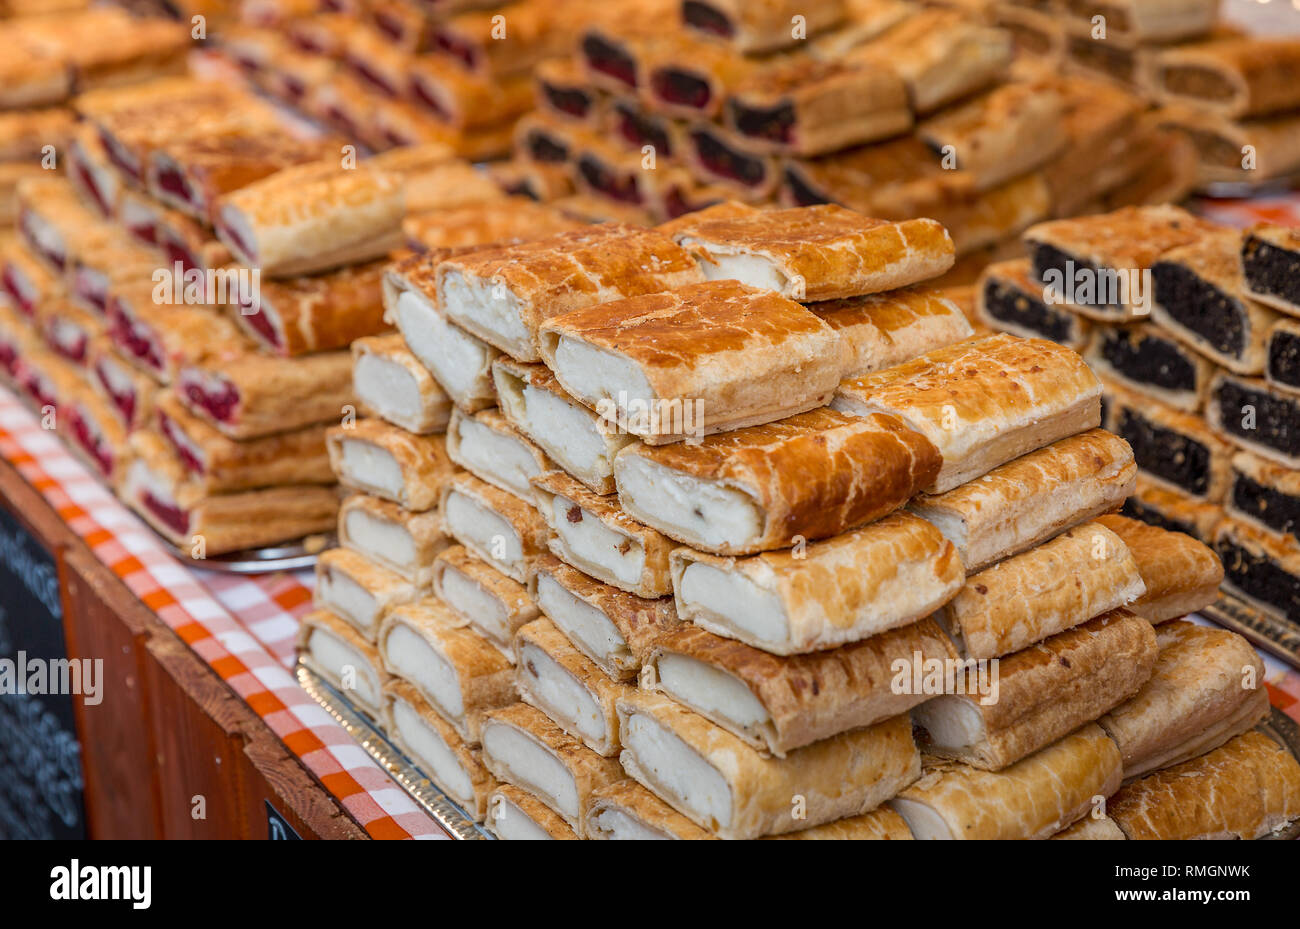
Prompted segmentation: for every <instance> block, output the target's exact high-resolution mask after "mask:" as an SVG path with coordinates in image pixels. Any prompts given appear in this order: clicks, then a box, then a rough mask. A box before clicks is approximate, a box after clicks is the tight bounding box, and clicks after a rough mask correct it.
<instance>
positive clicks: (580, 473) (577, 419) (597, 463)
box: [492, 357, 636, 494]
mask: <svg viewBox="0 0 1300 929" xmlns="http://www.w3.org/2000/svg"><path fill="white" fill-rule="evenodd" d="M492 378H493V382H494V384H495V387H496V394H497V397H498V398H499V400H500V402H501V407H500V410H501V414H502V415H503V416H504V417H505V418H506V421H507V422H509V423H510V425H511V426H513V427H514V428H515V429H517V430H519V432H521V433H522V434H523V435H524V436H525V437H526V438H528V439H529V440H531V441H532V442H533V443H534V444H536V445H537V447H538V448H540V449H541V450H542V451H543V452H545V453H546V454H547V455H549V456H550V457H551V458H552V459H553V460H554V461H555V462H556V463H557V464H558V465H559V466H560V467H561V468H563V469H564V470H565V471H566V472H568V473H569V474H570V475H571V476H572V477H574V478H576V479H577V480H578V481H580V482H581V483H582V485H583V486H584V487H586V488H587V489H588V490H590V491H591V492H592V493H597V494H612V493H613V492H614V460H615V458H616V456H617V455H618V453H619V451H620V450H621V449H623V448H624V447H625V446H627V445H630V444H631V443H633V442H635V441H636V439H635V437H634V436H632V435H629V434H628V433H626V432H620V431H618V430H616V429H611V428H609V426H608V425H607V424H606V423H605V421H604V420H603V419H601V418H600V417H599V416H597V415H596V413H595V412H593V411H592V410H590V409H588V408H587V407H586V406H584V405H583V404H581V403H579V402H578V401H577V400H575V399H574V398H573V397H571V396H570V395H569V394H568V393H567V392H566V391H565V390H564V388H563V387H561V386H560V383H559V381H557V380H556V378H555V374H554V373H552V371H551V369H550V368H548V367H546V365H543V364H521V363H519V362H517V361H514V360H513V359H510V358H505V357H502V358H498V359H497V360H496V361H495V362H493V364H492Z"/></svg>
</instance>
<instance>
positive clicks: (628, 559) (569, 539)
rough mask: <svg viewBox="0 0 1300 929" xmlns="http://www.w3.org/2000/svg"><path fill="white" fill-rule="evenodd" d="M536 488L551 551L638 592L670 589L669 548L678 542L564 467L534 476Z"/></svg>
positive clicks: (661, 592)
mask: <svg viewBox="0 0 1300 929" xmlns="http://www.w3.org/2000/svg"><path fill="white" fill-rule="evenodd" d="M533 493H534V498H535V500H536V502H537V510H538V511H540V513H541V517H539V519H540V518H545V520H546V525H547V526H548V527H549V529H550V531H551V537H550V541H549V546H550V550H551V553H552V554H553V555H555V556H556V557H558V558H560V559H561V560H562V561H564V562H566V563H567V564H570V565H572V566H573V567H575V568H578V569H579V570H581V571H583V572H585V573H587V574H590V575H591V576H592V577H594V578H596V579H597V580H600V581H604V582H605V583H607V584H612V585H613V586H615V587H617V588H619V589H620V590H625V591H627V592H628V593H632V594H636V595H637V596H638V597H646V598H654V597H662V596H665V595H667V594H668V593H670V592H671V591H672V583H671V579H670V577H669V571H668V553H669V552H671V551H672V550H673V548H674V547H675V546H674V545H673V543H672V542H671V541H669V540H668V539H667V538H666V537H664V536H662V535H660V534H659V533H658V532H656V531H655V530H654V529H650V528H648V527H646V526H643V525H641V524H640V523H638V522H637V521H636V520H634V519H632V518H631V517H630V516H628V515H627V514H626V513H624V512H623V510H622V509H621V508H620V507H619V506H618V504H617V503H615V502H614V501H613V500H611V499H610V498H609V497H601V496H598V495H597V494H593V493H592V492H591V491H589V490H587V489H586V488H585V487H583V486H582V485H581V484H579V483H578V482H577V481H575V480H573V479H572V478H571V477H569V476H568V475H567V474H565V473H564V472H562V471H548V472H546V473H545V474H542V475H539V476H538V477H536V478H534V479H533Z"/></svg>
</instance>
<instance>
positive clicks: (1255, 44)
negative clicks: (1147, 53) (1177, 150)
mask: <svg viewBox="0 0 1300 929" xmlns="http://www.w3.org/2000/svg"><path fill="white" fill-rule="evenodd" d="M1297 69H1300V42H1298V41H1296V40H1295V39H1292V38H1286V37H1282V36H1272V37H1263V36H1248V37H1246V36H1243V37H1241V38H1236V39H1219V40H1217V41H1211V42H1203V43H1202V42H1198V43H1195V44H1189V45H1186V46H1183V47H1179V48H1171V49H1168V50H1167V51H1163V52H1161V53H1160V54H1159V55H1158V56H1157V58H1156V60H1155V62H1154V64H1153V66H1152V69H1151V81H1152V83H1153V84H1154V85H1155V89H1156V92H1157V93H1158V94H1159V95H1160V96H1161V97H1162V98H1163V99H1164V100H1165V101H1167V102H1171V103H1185V104H1188V105H1190V106H1198V107H1202V108H1205V109H1210V110H1214V111H1215V112H1217V113H1222V114H1223V115H1224V116H1228V117H1232V118H1241V117H1244V116H1261V115H1266V114H1269V113H1276V112H1279V111H1282V110H1292V109H1295V108H1296V107H1297V106H1300V92H1297V90H1296V86H1295V84H1294V82H1293V81H1291V80H1290V75H1292V74H1294V73H1295V72H1296V70H1297Z"/></svg>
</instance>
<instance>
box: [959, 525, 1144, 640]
mask: <svg viewBox="0 0 1300 929" xmlns="http://www.w3.org/2000/svg"><path fill="white" fill-rule="evenodd" d="M1145 591H1146V586H1145V584H1143V582H1142V576H1141V574H1139V572H1138V565H1137V562H1136V561H1135V560H1134V558H1133V555H1132V553H1130V552H1129V550H1128V547H1127V546H1125V545H1124V542H1123V540H1122V539H1120V537H1119V536H1117V535H1116V534H1115V533H1114V532H1112V531H1111V530H1109V529H1107V528H1106V527H1105V526H1103V525H1101V524H1100V523H1098V522H1091V523H1085V524H1083V525H1082V526H1075V527H1074V528H1073V529H1067V530H1066V531H1065V532H1063V533H1061V534H1060V535H1058V536H1057V537H1056V538H1054V539H1052V541H1050V542H1047V543H1045V544H1043V545H1040V546H1038V547H1037V548H1034V549H1030V550H1029V551H1027V552H1023V553H1021V554H1019V555H1015V556H1013V557H1011V558H1008V559H1006V560H1005V561H1000V562H998V563H997V564H995V565H993V566H992V567H991V568H985V569H984V570H983V571H980V572H979V573H978V574H973V575H971V576H970V577H969V578H967V580H966V584H965V586H964V587H962V589H961V590H960V591H958V592H957V595H956V596H955V597H953V599H952V600H951V602H949V603H948V604H947V605H946V606H944V607H943V608H942V609H941V610H940V611H939V612H938V613H936V614H935V618H936V619H937V620H938V621H939V623H940V624H941V625H942V626H943V627H944V628H945V629H946V630H947V632H948V634H949V635H951V636H952V637H953V640H954V641H955V642H956V643H957V648H958V650H959V651H960V652H961V654H962V657H964V658H997V657H1000V656H1003V655H1010V654H1011V653H1012V652H1018V651H1020V650H1021V649H1022V648H1026V647H1028V646H1030V645H1033V644H1034V643H1035V642H1041V641H1042V640H1043V639H1045V638H1047V637H1048V636H1052V635H1055V634H1056V633H1058V632H1063V631H1065V630H1066V629H1071V628H1073V627H1074V626H1077V625H1079V624H1080V623H1083V622H1086V621H1088V620H1089V619H1092V618H1093V617H1096V616H1100V615H1101V614H1102V613H1106V612H1108V611H1110V610H1113V609H1116V608H1118V607H1121V606H1125V605H1127V604H1130V603H1132V602H1133V601H1134V600H1136V599H1137V598H1138V597H1140V596H1142V594H1143V593H1144V592H1145Z"/></svg>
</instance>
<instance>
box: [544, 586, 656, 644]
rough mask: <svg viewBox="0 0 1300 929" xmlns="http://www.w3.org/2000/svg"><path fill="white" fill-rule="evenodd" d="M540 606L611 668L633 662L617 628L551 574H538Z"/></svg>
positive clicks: (569, 634)
mask: <svg viewBox="0 0 1300 929" xmlns="http://www.w3.org/2000/svg"><path fill="white" fill-rule="evenodd" d="M537 605H538V607H540V608H541V611H542V612H543V613H545V614H546V615H547V616H548V617H550V620H551V622H553V623H555V625H556V626H557V627H559V630H560V631H561V632H563V633H564V634H565V635H566V636H568V637H569V638H570V639H571V640H572V641H573V642H574V644H576V645H577V646H578V647H579V648H580V649H581V650H582V651H584V652H586V653H587V654H588V655H599V656H600V658H601V661H602V662H603V663H605V664H607V665H610V666H613V665H614V664H615V662H619V663H625V662H629V661H631V659H632V650H631V649H630V648H628V645H627V639H625V638H623V633H621V632H619V631H618V626H616V625H614V623H613V622H611V621H610V619H609V617H608V616H606V615H605V614H604V613H602V612H601V611H600V610H598V609H596V608H595V607H594V606H592V605H591V604H589V603H584V602H583V601H582V600H579V599H578V598H577V597H575V596H574V595H573V594H571V593H569V591H567V590H565V589H564V587H563V586H561V585H560V584H559V583H557V582H556V581H555V579H554V578H552V577H550V576H549V575H546V574H539V575H538V577H537Z"/></svg>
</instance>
